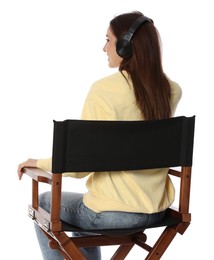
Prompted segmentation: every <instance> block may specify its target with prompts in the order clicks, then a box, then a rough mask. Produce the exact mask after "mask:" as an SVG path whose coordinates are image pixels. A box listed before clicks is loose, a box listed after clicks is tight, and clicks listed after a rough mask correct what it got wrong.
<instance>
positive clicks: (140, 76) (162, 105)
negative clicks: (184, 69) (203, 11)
mask: <svg viewBox="0 0 214 260" xmlns="http://www.w3.org/2000/svg"><path fill="white" fill-rule="evenodd" d="M142 15H143V14H142V13H140V12H131V13H125V14H121V15H118V16H116V17H115V18H114V19H112V20H111V22H110V28H111V30H112V32H113V34H114V35H115V37H116V38H117V39H119V38H120V37H122V36H123V35H124V34H125V33H126V32H127V31H128V29H129V28H130V26H131V25H132V24H133V22H134V21H135V20H136V19H137V18H138V17H139V16H142ZM131 45H132V55H131V57H129V58H125V59H123V60H122V62H121V64H120V67H119V70H120V71H121V72H122V71H123V70H125V71H127V72H128V74H129V76H130V77H131V80H132V83H133V88H134V92H135V98H136V104H137V106H138V107H139V109H140V111H141V115H142V117H143V118H144V119H147V120H154V119H164V118H169V117H170V116H171V108H170V97H171V90H170V84H169V81H168V79H167V77H166V75H165V74H164V72H163V68H162V61H161V50H160V37H159V34H158V31H157V29H156V28H155V26H154V25H153V23H150V22H146V23H144V24H143V25H141V26H140V27H139V28H138V29H137V31H136V33H135V34H134V36H133V38H132V41H131Z"/></svg>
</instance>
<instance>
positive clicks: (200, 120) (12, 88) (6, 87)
mask: <svg viewBox="0 0 214 260" xmlns="http://www.w3.org/2000/svg"><path fill="white" fill-rule="evenodd" d="M211 2H212V1H211V0H210V1H208V0H203V1H198V0H195V1H193V0H188V1H186V0H180V1H176V0H175V1H171V0H162V1H159V0H150V1H148V0H147V1H145V0H138V1H137V0H132V1H124V0H117V1H114V2H112V1H101V0H100V1H98V0H97V1H95V0H91V1H87V0H85V1H83V0H79V1H65V0H60V1H59V0H58V1H56V0H52V1H48V0H42V1H41V0H37V1H32V0H25V1H24V0H19V1H17V0H1V1H0V118H1V125H0V131H1V132H0V152H1V186H0V202H1V204H0V205H1V213H0V227H1V255H4V256H5V258H6V259H14V254H15V259H24V260H25V259H26V260H27V259H31V260H40V259H42V257H41V254H40V250H39V248H38V245H37V241H36V239H35V235H34V230H33V226H32V221H31V220H30V219H29V217H28V216H27V205H28V204H29V203H31V198H30V191H31V182H30V179H29V178H27V177H26V176H24V178H23V180H22V181H21V182H20V181H18V178H17V174H16V169H17V165H18V163H20V162H22V161H24V160H26V159H27V158H29V157H31V158H46V157H49V156H51V145H52V120H53V119H57V120H64V119H69V118H70V119H77V118H79V117H80V114H81V110H82V105H83V102H84V99H85V96H86V94H87V92H88V90H89V88H90V86H91V84H92V83H93V81H95V80H97V79H99V78H100V77H103V76H105V75H108V74H110V73H113V72H114V71H113V70H110V69H109V68H108V62H107V56H106V54H105V53H104V52H103V51H102V48H103V46H104V44H105V39H106V36H105V35H106V29H107V27H108V22H109V21H110V20H111V19H112V18H113V16H114V15H115V14H118V13H122V12H126V11H133V10H140V11H142V12H143V13H144V14H145V15H146V16H149V17H151V18H152V19H153V20H154V22H155V25H156V26H157V28H158V30H159V32H160V34H161V38H162V43H163V66H164V70H165V72H166V73H167V74H168V76H169V77H170V78H171V79H173V80H175V81H177V82H178V83H179V84H180V86H181V87H182V89H183V97H182V100H181V102H180V104H179V106H178V109H177V112H176V115H186V116H191V115H196V131H195V146H194V148H195V149H194V167H193V177H192V194H191V212H192V224H191V225H190V227H189V229H188V230H187V231H186V233H185V234H184V235H183V236H180V235H178V236H177V237H176V238H175V240H174V241H173V242H172V244H171V246H170V247H169V249H168V250H167V252H166V253H165V256H164V257H163V259H169V260H171V259H173V260H176V259H180V258H182V259H196V258H197V259H205V258H204V254H205V252H206V256H210V257H208V259H210V258H211V255H212V251H213V250H212V244H213V241H212V240H211V239H210V238H209V237H208V235H210V236H211V237H212V232H213V231H214V230H213V229H214V228H213V225H212V220H213V215H212V212H213V179H214V178H213V169H212V160H213V152H212V151H213V131H214V129H213V118H212V117H211V112H212V111H213V97H212V94H213V91H212V88H213V58H214V53H213V46H214V40H213V23H214V18H213V11H212V10H213V8H211ZM84 184H85V180H82V181H81V180H78V181H76V180H70V179H69V178H67V179H66V184H65V185H66V186H67V185H69V189H71V190H74V191H75V190H76V191H84V190H85V187H84ZM67 187H68V186H67ZM110 253H112V249H111V248H108V249H107V248H105V249H104V251H103V259H104V260H108V259H109V256H110ZM140 254H142V255H140ZM12 256H13V257H12ZM144 256H145V254H144V252H143V250H139V249H138V248H137V247H136V248H134V249H133V252H132V253H131V254H130V256H129V257H128V258H127V259H133V258H134V257H135V258H134V259H143V258H144ZM0 258H1V256H0Z"/></svg>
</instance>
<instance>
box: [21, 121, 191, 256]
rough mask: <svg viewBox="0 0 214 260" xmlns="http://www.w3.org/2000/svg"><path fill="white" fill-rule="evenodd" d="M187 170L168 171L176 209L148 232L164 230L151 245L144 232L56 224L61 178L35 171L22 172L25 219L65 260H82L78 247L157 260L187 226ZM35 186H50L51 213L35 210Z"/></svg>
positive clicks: (174, 169) (58, 221) (36, 193)
mask: <svg viewBox="0 0 214 260" xmlns="http://www.w3.org/2000/svg"><path fill="white" fill-rule="evenodd" d="M191 128H192V133H191V138H192V141H191V142H192V147H191V148H190V150H191V151H192V150H193V133H194V119H193V123H192V126H191ZM191 170H192V165H191V163H190V165H188V166H186V165H183V166H182V165H181V166H179V167H176V168H175V167H171V168H170V169H169V172H168V173H169V174H170V175H172V176H175V177H176V178H178V179H180V180H179V186H180V190H179V205H178V207H177V208H175V207H174V206H173V207H171V208H169V209H168V210H167V213H166V217H165V218H164V220H163V221H162V222H161V223H158V224H157V225H154V226H151V227H149V228H158V227H165V228H164V230H163V231H162V232H161V234H160V235H158V239H157V240H156V242H155V243H154V244H153V245H149V244H147V243H146V240H147V236H146V234H145V228H143V227H142V228H138V229H124V230H100V231H97V230H96V231H93V230H82V229H80V228H77V227H73V226H69V225H68V224H67V223H63V222H62V221H61V220H60V201H61V189H62V174H61V173H54V174H50V173H48V172H45V171H43V170H40V169H36V168H25V169H24V172H25V174H27V175H28V176H30V177H31V178H32V204H31V205H29V207H28V212H29V216H30V217H31V218H32V219H33V220H34V222H35V223H36V224H37V225H38V226H39V227H40V228H41V230H42V231H43V232H44V234H45V235H46V236H47V237H48V238H49V246H50V247H51V248H53V249H57V250H59V251H60V253H61V254H62V255H63V256H64V258H65V259H67V260H69V259H77V260H84V259H86V258H85V256H84V255H83V254H82V253H81V251H80V250H79V248H80V247H94V246H111V245H118V246H119V247H118V249H117V250H116V252H115V253H114V255H113V256H112V258H111V259H117V260H121V259H125V257H126V256H127V255H128V253H129V252H130V250H131V249H132V248H133V246H134V245H138V246H140V247H141V248H143V249H144V250H146V251H147V252H148V253H147V256H146V258H145V259H150V260H156V259H160V258H161V257H162V256H163V254H164V252H165V251H166V249H167V248H168V246H169V245H170V243H171V242H172V240H173V239H174V237H175V236H176V234H178V233H179V234H181V235H182V234H183V233H184V232H185V231H186V229H187V228H188V226H189V225H190V222H191V214H190V212H189V201H190V187H191ZM39 183H46V184H49V185H51V193H52V196H51V205H52V206H51V211H50V213H48V212H46V211H45V210H43V209H42V208H40V207H39V203H38V196H39ZM68 231H78V232H90V233H91V235H89V236H85V237H70V236H69V235H68Z"/></svg>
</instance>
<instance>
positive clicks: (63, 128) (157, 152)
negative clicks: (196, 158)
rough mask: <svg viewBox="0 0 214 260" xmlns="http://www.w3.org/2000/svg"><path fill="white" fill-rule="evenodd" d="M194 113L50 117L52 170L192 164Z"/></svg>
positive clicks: (106, 169)
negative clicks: (160, 117)
mask: <svg viewBox="0 0 214 260" xmlns="http://www.w3.org/2000/svg"><path fill="white" fill-rule="evenodd" d="M194 125H195V116H192V117H185V116H180V117H174V118H170V119H164V120H154V121H151V120H148V121H97V120H96V121H93V120H65V121H54V135H53V155H52V172H53V173H62V172H80V171H81V172H82V171H120V170H137V169H150V168H162V167H173V166H191V165H192V154H193V141H194Z"/></svg>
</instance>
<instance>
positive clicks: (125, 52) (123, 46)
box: [116, 38, 132, 59]
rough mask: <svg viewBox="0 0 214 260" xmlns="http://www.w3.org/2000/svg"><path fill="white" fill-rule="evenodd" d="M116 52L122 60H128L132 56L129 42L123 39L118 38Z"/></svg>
mask: <svg viewBox="0 0 214 260" xmlns="http://www.w3.org/2000/svg"><path fill="white" fill-rule="evenodd" d="M116 51H117V54H118V55H119V56H120V57H122V58H124V59H127V58H129V57H130V56H131V55H132V47H131V43H130V41H128V40H127V39H124V38H120V39H119V40H118V41H117V44H116Z"/></svg>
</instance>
